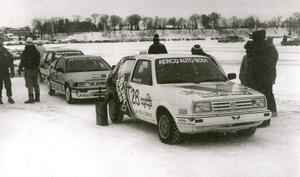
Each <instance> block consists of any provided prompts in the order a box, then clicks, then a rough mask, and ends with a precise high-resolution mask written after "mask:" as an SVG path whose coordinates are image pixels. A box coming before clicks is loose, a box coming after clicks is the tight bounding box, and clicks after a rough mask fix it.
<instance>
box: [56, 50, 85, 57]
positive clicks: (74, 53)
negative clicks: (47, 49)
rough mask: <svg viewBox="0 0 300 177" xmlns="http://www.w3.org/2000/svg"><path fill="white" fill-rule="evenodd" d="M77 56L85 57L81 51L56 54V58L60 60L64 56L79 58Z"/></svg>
mask: <svg viewBox="0 0 300 177" xmlns="http://www.w3.org/2000/svg"><path fill="white" fill-rule="evenodd" d="M77 55H83V53H82V52H81V51H65V52H57V53H56V54H55V57H56V58H60V57H62V56H77Z"/></svg>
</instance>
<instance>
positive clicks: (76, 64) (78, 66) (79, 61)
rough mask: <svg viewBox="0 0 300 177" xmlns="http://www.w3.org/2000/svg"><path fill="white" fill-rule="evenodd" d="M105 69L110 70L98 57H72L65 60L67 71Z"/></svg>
mask: <svg viewBox="0 0 300 177" xmlns="http://www.w3.org/2000/svg"><path fill="white" fill-rule="evenodd" d="M107 70H110V66H109V65H108V64H107V63H106V62H105V61H103V60H102V59H99V58H74V59H73V58H72V59H68V60H67V72H85V71H107Z"/></svg>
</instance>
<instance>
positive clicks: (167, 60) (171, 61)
mask: <svg viewBox="0 0 300 177" xmlns="http://www.w3.org/2000/svg"><path fill="white" fill-rule="evenodd" d="M185 63H208V59H206V58H163V59H159V60H158V64H159V65H167V64H185Z"/></svg>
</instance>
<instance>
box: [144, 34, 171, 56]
mask: <svg viewBox="0 0 300 177" xmlns="http://www.w3.org/2000/svg"><path fill="white" fill-rule="evenodd" d="M159 41H160V39H159V35H158V34H154V37H153V44H152V45H151V46H150V47H149V49H148V54H160V53H168V51H167V49H166V46H165V45H163V44H162V43H160V42H159Z"/></svg>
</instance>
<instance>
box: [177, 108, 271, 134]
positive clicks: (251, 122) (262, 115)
mask: <svg viewBox="0 0 300 177" xmlns="http://www.w3.org/2000/svg"><path fill="white" fill-rule="evenodd" d="M270 118H271V112H270V111H264V112H258V113H247V114H234V115H218V116H215V117H188V116H186V117H181V116H177V117H176V124H177V127H178V129H179V131H180V132H181V133H187V134H194V133H202V132H234V131H237V130H242V129H247V128H251V127H257V126H258V125H260V124H261V123H262V122H263V121H264V120H268V119H270Z"/></svg>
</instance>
